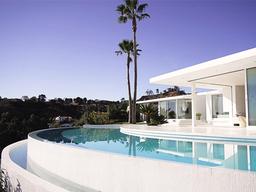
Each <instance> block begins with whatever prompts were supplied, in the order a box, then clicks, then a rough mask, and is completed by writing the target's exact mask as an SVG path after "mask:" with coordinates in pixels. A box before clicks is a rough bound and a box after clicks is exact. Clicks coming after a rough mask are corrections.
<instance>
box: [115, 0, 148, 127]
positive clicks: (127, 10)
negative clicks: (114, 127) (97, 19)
mask: <svg viewBox="0 0 256 192" xmlns="http://www.w3.org/2000/svg"><path fill="white" fill-rule="evenodd" d="M147 6H148V4H147V3H144V4H139V2H138V0H124V3H123V4H121V5H118V6H117V12H118V13H119V14H120V16H119V18H118V21H119V22H120V23H127V21H128V20H130V21H131V23H132V32H133V52H134V53H137V46H136V45H137V39H136V32H137V21H141V20H143V19H145V18H147V17H150V16H149V14H147V13H145V9H146V7H147ZM133 58H134V93H133V112H132V123H136V100H137V99H136V98H137V78H138V75H137V74H138V70H137V54H134V55H133Z"/></svg>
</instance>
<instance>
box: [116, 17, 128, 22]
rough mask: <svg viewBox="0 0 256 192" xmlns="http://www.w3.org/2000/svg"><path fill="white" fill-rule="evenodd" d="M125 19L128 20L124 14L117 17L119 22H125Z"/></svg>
mask: <svg viewBox="0 0 256 192" xmlns="http://www.w3.org/2000/svg"><path fill="white" fill-rule="evenodd" d="M127 20H128V18H127V17H126V16H123V15H121V16H120V17H118V22H119V23H126V22H127Z"/></svg>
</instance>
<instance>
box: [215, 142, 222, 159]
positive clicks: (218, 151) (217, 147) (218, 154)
mask: <svg viewBox="0 0 256 192" xmlns="http://www.w3.org/2000/svg"><path fill="white" fill-rule="evenodd" d="M224 157H225V155H224V145H223V144H213V158H214V159H222V160H223V159H224Z"/></svg>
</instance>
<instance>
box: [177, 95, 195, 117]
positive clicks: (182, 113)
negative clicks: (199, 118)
mask: <svg viewBox="0 0 256 192" xmlns="http://www.w3.org/2000/svg"><path fill="white" fill-rule="evenodd" d="M191 106H192V105H191V100H190V99H179V100H177V114H178V119H191V118H192V112H191V111H192V109H191Z"/></svg>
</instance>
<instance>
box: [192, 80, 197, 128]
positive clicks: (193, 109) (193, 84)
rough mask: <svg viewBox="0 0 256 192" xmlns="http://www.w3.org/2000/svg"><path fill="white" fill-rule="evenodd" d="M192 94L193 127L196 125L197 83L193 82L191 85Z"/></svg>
mask: <svg viewBox="0 0 256 192" xmlns="http://www.w3.org/2000/svg"><path fill="white" fill-rule="evenodd" d="M191 96H192V99H191V100H192V129H193V128H194V127H195V126H196V84H195V83H192V87H191Z"/></svg>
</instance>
